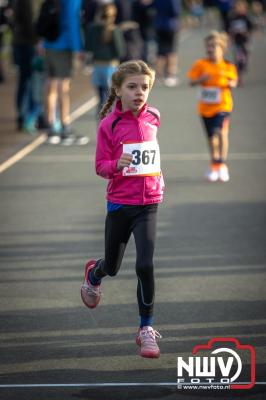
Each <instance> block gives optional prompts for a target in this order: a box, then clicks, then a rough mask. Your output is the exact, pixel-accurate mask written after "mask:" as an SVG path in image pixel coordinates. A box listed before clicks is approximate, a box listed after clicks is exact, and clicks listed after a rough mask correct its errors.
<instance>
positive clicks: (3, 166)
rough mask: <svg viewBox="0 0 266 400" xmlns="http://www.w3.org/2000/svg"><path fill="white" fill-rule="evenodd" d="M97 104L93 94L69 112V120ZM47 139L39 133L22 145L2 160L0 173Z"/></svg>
mask: <svg viewBox="0 0 266 400" xmlns="http://www.w3.org/2000/svg"><path fill="white" fill-rule="evenodd" d="M96 104H97V97H96V96H93V97H92V98H91V99H90V100H88V101H87V102H86V103H84V104H82V105H81V106H80V107H78V108H77V109H76V110H74V111H73V112H72V113H71V114H70V121H71V122H73V121H75V120H76V119H78V118H79V117H81V115H83V114H85V113H86V112H88V111H89V110H91V109H92V108H93V107H95V105H96ZM46 139H47V135H46V134H45V133H43V134H41V135H40V136H38V137H37V138H36V139H35V140H33V142H31V143H30V144H28V145H27V146H26V147H24V148H23V149H22V150H20V151H19V152H18V153H16V154H15V155H14V156H12V157H10V158H9V159H8V160H6V161H4V162H3V163H2V164H0V174H1V173H2V172H4V171H5V170H6V169H8V168H10V167H11V166H12V165H14V164H15V163H17V162H18V161H20V160H21V159H22V158H24V157H25V156H26V155H28V154H29V153H31V152H32V151H33V150H35V149H36V148H37V147H39V146H40V145H41V144H43V143H44V142H45V141H46Z"/></svg>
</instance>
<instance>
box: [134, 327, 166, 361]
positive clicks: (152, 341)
mask: <svg viewBox="0 0 266 400" xmlns="http://www.w3.org/2000/svg"><path fill="white" fill-rule="evenodd" d="M161 337H162V336H161V335H160V333H159V332H157V331H155V330H154V329H153V328H152V327H151V326H144V327H143V328H140V329H139V332H138V335H137V337H136V344H137V345H138V346H140V355H141V357H146V358H159V357H160V349H159V347H158V344H157V342H156V338H158V339H161Z"/></svg>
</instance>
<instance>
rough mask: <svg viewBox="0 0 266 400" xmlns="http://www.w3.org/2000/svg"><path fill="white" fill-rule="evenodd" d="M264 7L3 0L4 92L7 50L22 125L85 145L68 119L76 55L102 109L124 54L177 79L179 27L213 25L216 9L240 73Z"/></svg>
mask: <svg viewBox="0 0 266 400" xmlns="http://www.w3.org/2000/svg"><path fill="white" fill-rule="evenodd" d="M265 7H266V4H265V0H249V1H247V0H114V1H111V0H83V1H82V0H0V91H1V83H3V82H4V81H5V74H6V71H5V65H6V63H5V62H3V61H5V57H10V59H11V60H12V63H13V64H14V65H15V66H16V90H15V96H14V107H15V109H16V128H17V130H18V131H23V132H29V133H31V134H34V133H36V132H38V130H45V131H46V132H47V143H50V144H58V143H62V144H72V143H75V144H80V145H82V144H86V143H87V142H88V138H86V137H83V136H78V135H76V134H75V133H74V132H73V129H72V127H71V123H70V122H71V121H70V83H71V79H75V78H73V75H72V72H73V67H74V66H75V62H76V60H78V62H79V63H80V64H81V65H82V68H83V71H84V73H86V72H87V73H88V74H89V76H90V79H91V83H92V85H93V86H94V88H95V92H96V94H97V96H98V99H99V105H98V109H97V112H98V111H99V110H100V108H101V107H102V104H103V103H104V101H105V99H106V96H107V92H108V88H109V86H110V80H111V76H112V73H113V72H114V71H115V69H116V67H117V65H118V64H119V63H120V62H122V61H126V60H130V59H143V60H144V61H146V62H147V63H148V64H149V65H151V66H152V67H154V68H155V70H156V76H157V83H158V84H161V85H165V86H168V87H176V86H178V83H179V79H178V65H179V60H178V36H179V32H180V30H181V29H185V28H200V27H202V26H204V27H210V28H212V27H213V26H212V19H213V16H214V15H215V16H217V15H218V16H219V19H220V27H219V29H220V30H223V31H226V32H227V33H228V35H229V36H230V38H231V42H232V45H233V46H235V49H236V51H235V54H236V55H235V57H236V58H235V62H236V64H237V67H238V71H239V74H240V77H241V71H244V70H245V63H246V62H247V58H248V53H249V41H250V37H251V35H252V34H254V33H255V32H262V33H264V32H265ZM240 84H242V82H241V80H240ZM0 93H1V92H0Z"/></svg>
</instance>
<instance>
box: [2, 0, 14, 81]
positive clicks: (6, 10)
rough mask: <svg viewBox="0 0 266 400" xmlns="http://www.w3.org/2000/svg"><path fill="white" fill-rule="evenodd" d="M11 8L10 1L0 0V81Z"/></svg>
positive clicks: (3, 77) (3, 78)
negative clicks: (5, 36)
mask: <svg viewBox="0 0 266 400" xmlns="http://www.w3.org/2000/svg"><path fill="white" fill-rule="evenodd" d="M11 13H12V10H11V7H10V1H8V0H0V83H2V82H4V80H5V76H4V68H3V59H2V49H3V45H4V34H5V32H6V30H7V29H8V25H9V18H10V16H11Z"/></svg>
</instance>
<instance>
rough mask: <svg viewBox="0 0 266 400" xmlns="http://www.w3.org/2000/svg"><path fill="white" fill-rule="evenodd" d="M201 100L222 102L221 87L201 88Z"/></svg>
mask: <svg viewBox="0 0 266 400" xmlns="http://www.w3.org/2000/svg"><path fill="white" fill-rule="evenodd" d="M199 97H200V101H202V102H203V103H206V104H217V103H220V102H221V89H220V88H217V87H204V88H201V89H200V96H199Z"/></svg>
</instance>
